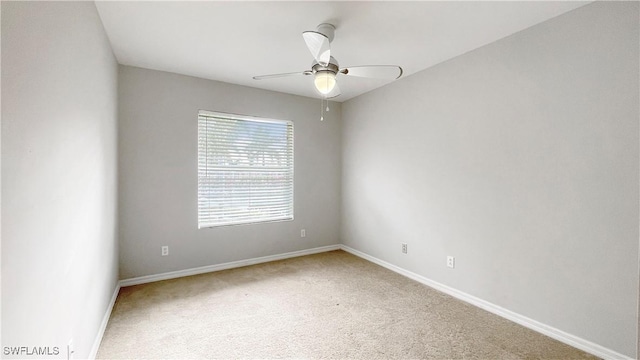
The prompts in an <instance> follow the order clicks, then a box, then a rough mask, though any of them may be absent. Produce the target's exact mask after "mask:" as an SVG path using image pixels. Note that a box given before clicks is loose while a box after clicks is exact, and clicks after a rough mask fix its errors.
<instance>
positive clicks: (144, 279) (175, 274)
mask: <svg viewBox="0 0 640 360" xmlns="http://www.w3.org/2000/svg"><path fill="white" fill-rule="evenodd" d="M334 250H340V245H337V244H336V245H328V246H321V247H317V248H312V249H306V250H299V251H292V252H288V253H284V254H278V255H269V256H262V257H258V258H252V259H245V260H238V261H232V262H228V263H223V264H216V265H208V266H201V267H197V268H191V269H185V270H178V271H170V272H166V273H161V274H156V275H147V276H140V277H135V278H130V279H125V280H120V286H121V287H126V286H133V285H139V284H146V283H150V282H155V281H161V280H169V279H176V278H180V277H184V276H191V275H198V274H205V273H209V272H214V271H221V270H227V269H234V268H239V267H243V266H249V265H255V264H261V263H265V262H270V261H277V260H284V259H289V258H293V257H298V256H305V255H312V254H318V253H323V252H327V251H334Z"/></svg>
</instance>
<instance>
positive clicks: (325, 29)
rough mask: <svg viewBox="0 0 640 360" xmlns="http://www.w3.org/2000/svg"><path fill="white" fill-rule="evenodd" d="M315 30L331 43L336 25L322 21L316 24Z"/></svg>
mask: <svg viewBox="0 0 640 360" xmlns="http://www.w3.org/2000/svg"><path fill="white" fill-rule="evenodd" d="M316 31H317V32H319V33H320V34H322V35H324V36H326V37H327V39H329V43H331V42H332V41H333V37H334V35H335V32H336V27H335V26H333V25H331V24H328V23H322V24H320V25H318V27H317V28H316Z"/></svg>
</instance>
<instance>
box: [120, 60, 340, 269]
mask: <svg viewBox="0 0 640 360" xmlns="http://www.w3.org/2000/svg"><path fill="white" fill-rule="evenodd" d="M119 107H120V110H119V145H118V146H119V150H120V158H119V167H120V168H119V170H120V171H119V181H120V182H119V184H120V188H119V219H120V220H119V223H120V276H121V278H124V279H127V278H132V277H137V276H143V275H150V274H158V273H162V272H168V271H175V270H182V269H189V268H194V267H198V266H206V265H213V264H220V263H225V262H230V261H235V260H241V259H248V258H254V257H259V256H266V255H274V254H281V253H285V252H289V251H296V250H303V249H309V248H314V247H318V246H324V245H330V244H337V243H338V238H339V237H338V234H339V223H340V212H339V210H340V201H339V199H340V154H341V152H340V144H341V139H340V121H339V119H340V105H339V104H333V105H332V109H331V110H330V111H329V113H328V114H327V116H325V120H324V121H323V122H321V121H320V100H314V99H309V98H304V97H299V96H293V95H286V94H281V93H276V92H271V91H264V90H258V89H252V88H248V87H243V86H237V85H231V84H226V83H221V82H216V81H210V80H203V79H198V78H193V77H188V76H183V75H177V74H171V73H166V72H159V71H154V70H145V69H141V68H134V67H128V66H120V71H119ZM198 110H212V111H221V112H228V113H237V114H243V115H253V116H260V117H267V118H276V119H282V120H292V121H293V122H294V147H295V150H294V151H295V152H294V157H295V165H294V171H295V173H294V177H295V180H294V181H295V183H294V188H295V190H294V191H295V194H294V208H295V214H294V217H295V219H294V220H293V221H285V222H273V223H263V224H251V225H236V226H225V227H217V228H208V229H200V230H198V227H197V202H196V201H197V194H196V193H197V115H198ZM302 228H305V229H306V233H307V236H306V237H305V238H300V229H302ZM162 245H168V246H169V256H166V257H163V256H161V255H160V247H161V246H162Z"/></svg>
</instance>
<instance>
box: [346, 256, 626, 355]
mask: <svg viewBox="0 0 640 360" xmlns="http://www.w3.org/2000/svg"><path fill="white" fill-rule="evenodd" d="M340 248H341V249H342V250H344V251H346V252H348V253H351V254H353V255H355V256H358V257H361V258H363V259H365V260H368V261H371V262H372V263H375V264H378V265H380V266H382V267H385V268H387V269H389V270H391V271H394V272H396V273H398V274H400V275H403V276H406V277H408V278H410V279H412V280H415V281H417V282H419V283H422V284H424V285H427V286H429V287H432V288H434V289H436V290H438V291H441V292H443V293H445V294H448V295H451V296H453V297H455V298H456V299H460V300H462V301H464V302H467V303H469V304H471V305H474V306H477V307H479V308H481V309H484V310H486V311H488V312H490V313H493V314H496V315H498V316H501V317H503V318H505V319H507V320H510V321H513V322H515V323H517V324H520V325H522V326H524V327H527V328H529V329H531V330H534V331H537V332H539V333H541V334H544V335H546V336H549V337H550V338H553V339H556V340H558V341H560V342H563V343H565V344H567V345H570V346H573V347H575V348H578V349H580V350H583V351H586V352H588V353H590V354H593V355H595V356H598V357H600V358H603V359H616V360H617V359H620V360H631V359H632V358H630V357H628V356H626V355H623V354H620V353H618V352H616V351H613V350H611V349H608V348H606V347H604V346H601V345H598V344H596V343H593V342H591V341H588V340H585V339H582V338H580V337H577V336H575V335H572V334H569V333H567V332H564V331H562V330H559V329H556V328H554V327H552V326H549V325H546V324H543V323H541V322H539V321H536V320H533V319H530V318H528V317H526V316H523V315H520V314H518V313H515V312H513V311H511V310H507V309H505V308H502V307H500V306H498V305H495V304H492V303H490V302H488V301H485V300H482V299H480V298H477V297H475V296H472V295H469V294H467V293H465V292H462V291H460V290H457V289H454V288H451V287H449V286H446V285H443V284H440V283H439V282H436V281H433V280H431V279H428V278H426V277H424V276H422V275H418V274H416V273H414V272H411V271H408V270H405V269H403V268H401V267H398V266H396V265H393V264H391V263H388V262H386V261H384V260H380V259H378V258H376V257H373V256H371V255H368V254H365V253H363V252H361V251H358V250H356V249H354V248H351V247H349V246H346V245H342V244H341V245H340Z"/></svg>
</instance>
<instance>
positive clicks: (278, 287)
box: [98, 251, 593, 359]
mask: <svg viewBox="0 0 640 360" xmlns="http://www.w3.org/2000/svg"><path fill="white" fill-rule="evenodd" d="M98 358H111V359H113V358H138V359H140V358H147V359H150V358H155V359H159V358H181V359H183V358H225V359H237V358H335V359H346V358H352V359H405V358H429V359H463V358H464V359H582V358H593V357H592V356H590V355H588V354H586V353H584V352H581V351H579V350H576V349H574V348H572V347H570V346H567V345H564V344H562V343H560V342H558V341H555V340H553V339H551V338H548V337H546V336H544V335H540V334H538V333H536V332H534V331H531V330H528V329H526V328H524V327H522V326H520V325H517V324H515V323H513V322H510V321H507V320H504V319H502V318H500V317H498V316H496V315H493V314H490V313H488V312H486V311H484V310H481V309H479V308H476V307H474V306H471V305H468V304H466V303H464V302H462V301H459V300H456V299H454V298H452V297H450V296H448V295H445V294H443V293H440V292H438V291H436V290H433V289H431V288H429V287H426V286H424V285H422V284H420V283H418V282H415V281H413V280H410V279H407V278H405V277H403V276H401V275H398V274H396V273H394V272H392V271H389V270H387V269H384V268H382V267H380V266H377V265H375V264H372V263H370V262H367V261H365V260H362V259H360V258H357V257H355V256H353V255H351V254H348V253H345V252H343V251H333V252H329V253H323V254H318V255H311V256H305V257H299V258H294V259H288V260H283V261H277V262H272V263H267V264H261V265H254V266H250V267H245V268H239V269H233V270H226V271H220V272H215V273H209V274H203V275H197V276H191V277H186V278H181V279H175V280H166V281H161V282H156V283H152V284H145V285H138V286H132V287H126V288H123V289H121V290H120V294H119V295H118V299H117V301H116V304H115V307H114V309H113V313H112V314H111V319H110V320H109V324H108V326H107V330H106V332H105V335H104V338H103V340H102V344H101V345H100V349H99V351H98Z"/></svg>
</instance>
